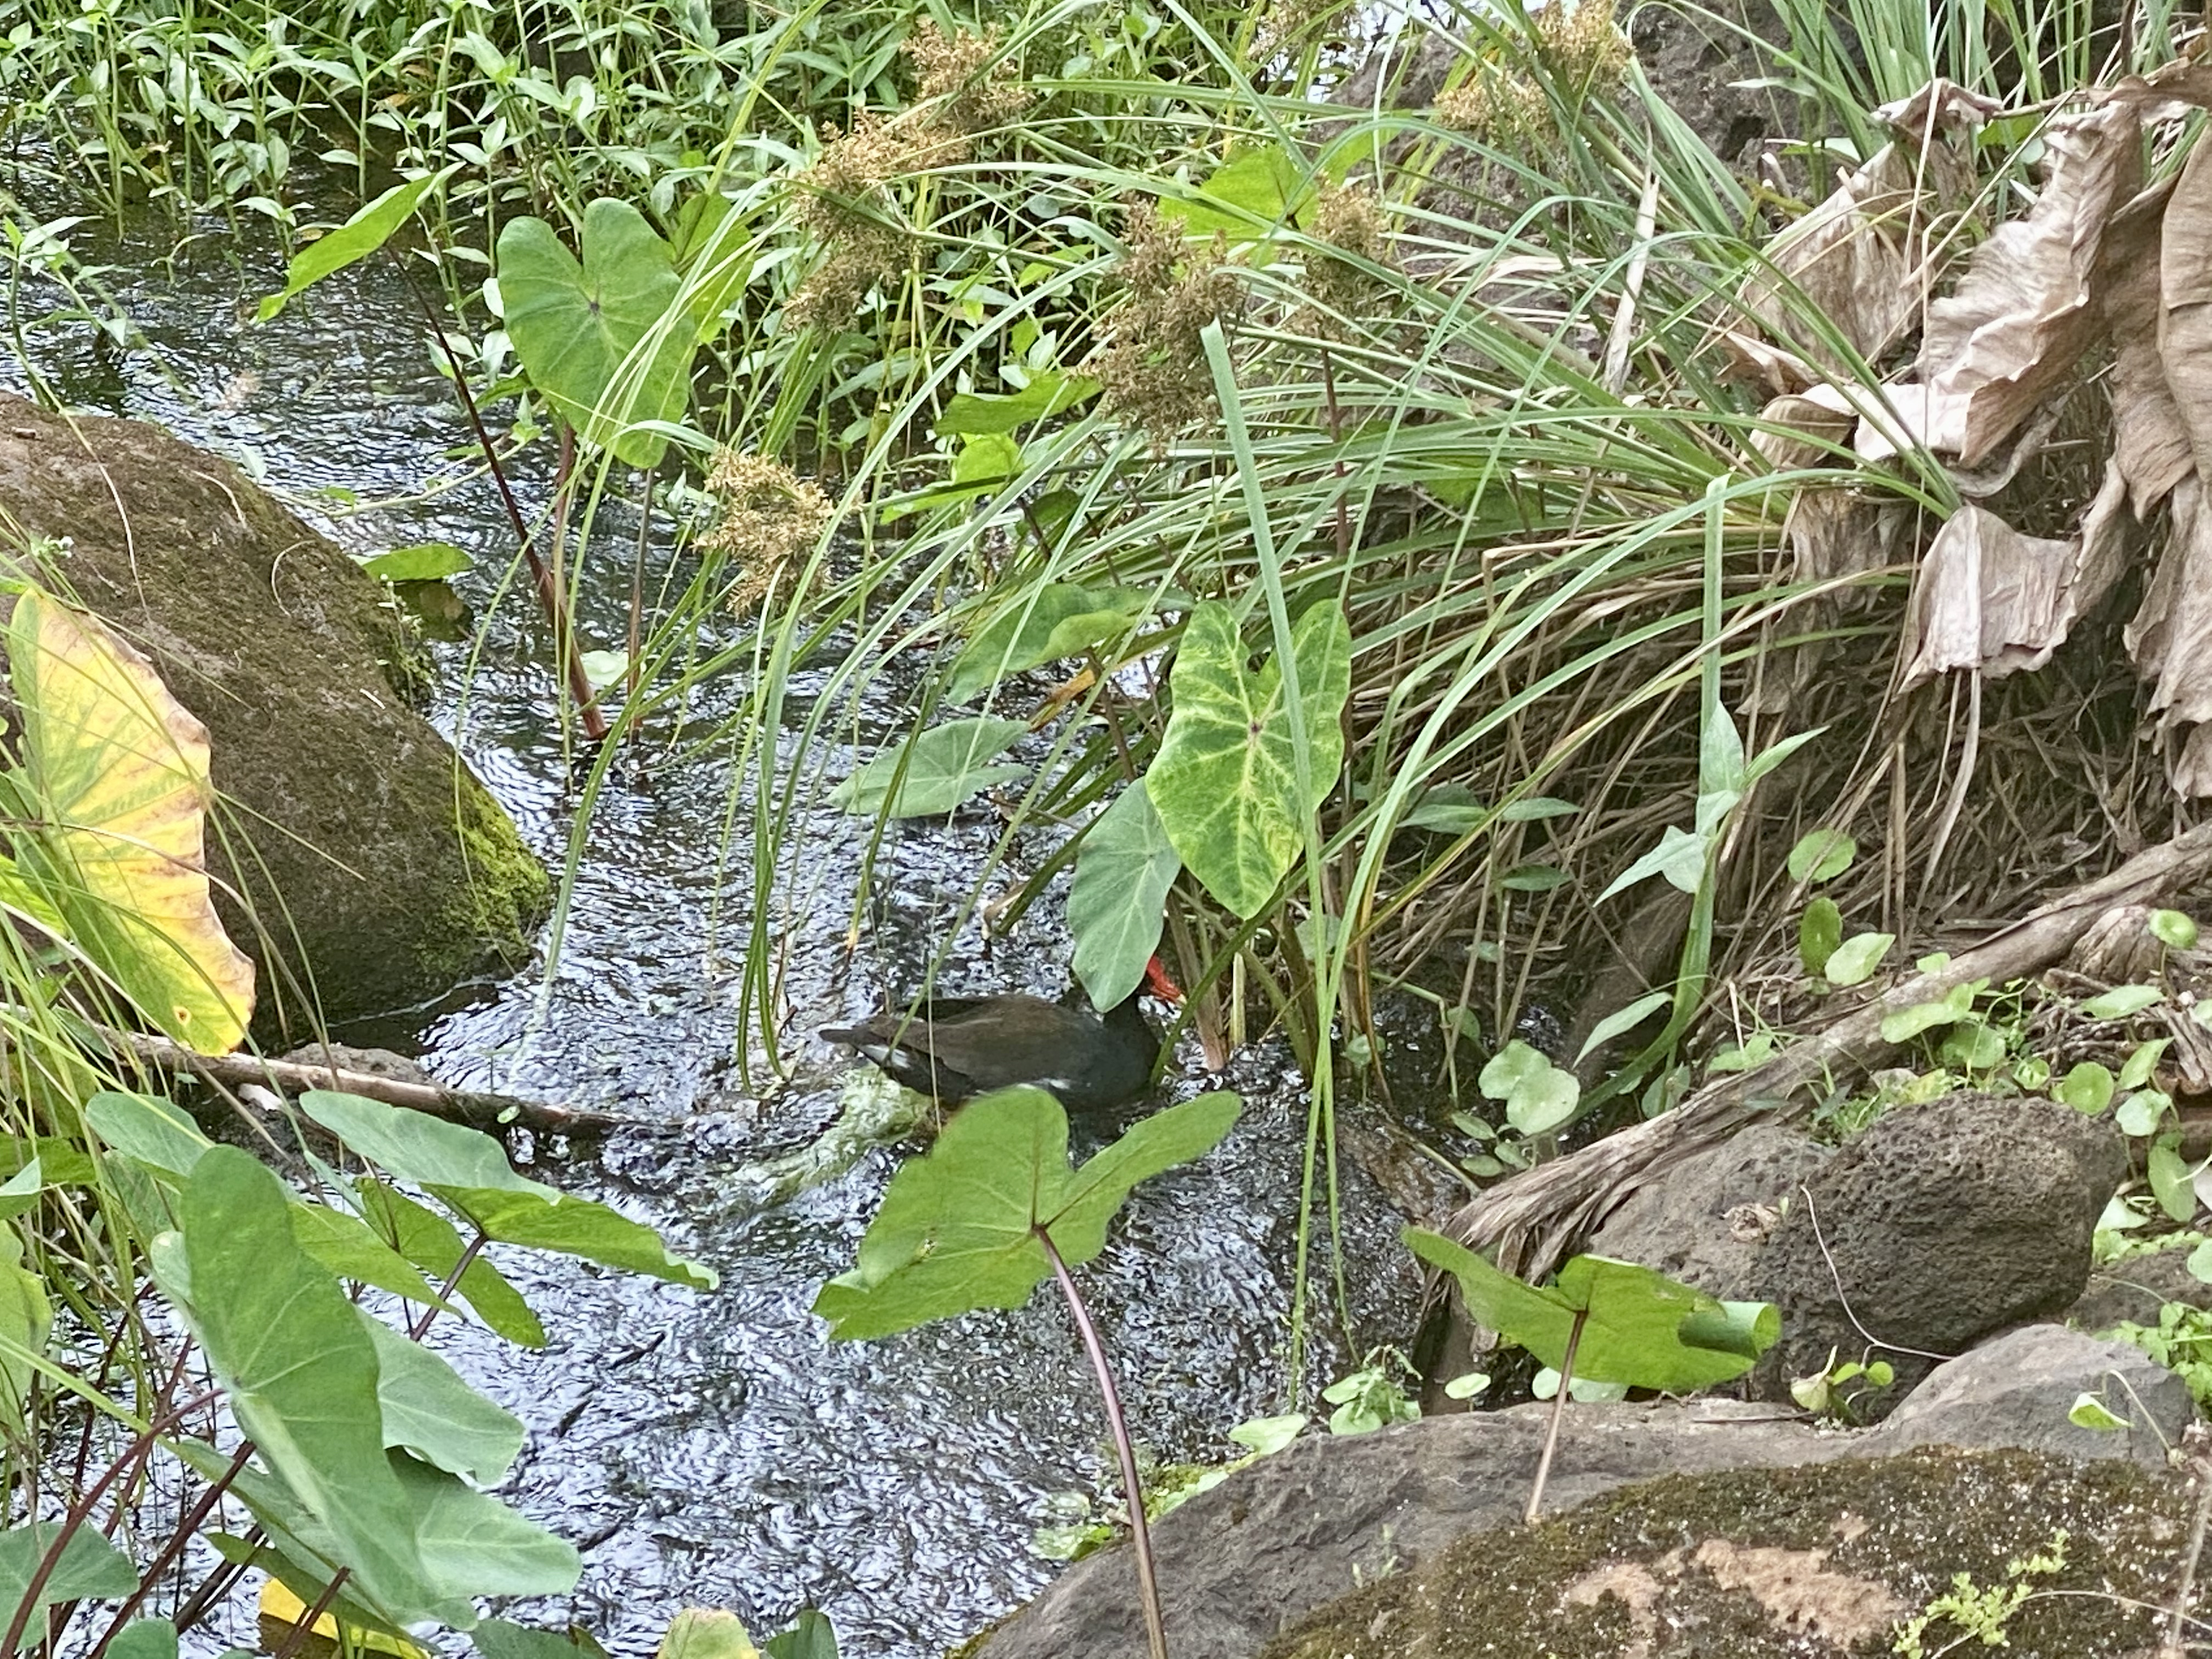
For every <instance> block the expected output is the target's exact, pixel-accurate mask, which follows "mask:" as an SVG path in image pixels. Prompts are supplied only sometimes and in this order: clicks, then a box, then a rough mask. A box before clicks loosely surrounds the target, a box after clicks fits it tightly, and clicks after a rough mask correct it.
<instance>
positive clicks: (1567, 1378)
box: [1521, 1308, 1589, 1527]
mask: <svg viewBox="0 0 2212 1659" xmlns="http://www.w3.org/2000/svg"><path fill="white" fill-rule="evenodd" d="M1588 1319H1589V1309H1587V1308H1578V1309H1577V1310H1575V1322H1574V1323H1573V1324H1572V1325H1571V1326H1569V1327H1568V1328H1567V1351H1566V1352H1565V1353H1563V1354H1561V1355H1560V1356H1559V1393H1557V1394H1555V1395H1553V1396H1552V1417H1551V1420H1550V1421H1549V1422H1547V1424H1545V1425H1544V1453H1543V1455H1542V1456H1541V1457H1539V1458H1538V1459H1537V1460H1536V1479H1535V1480H1534V1484H1532V1485H1531V1486H1529V1488H1528V1508H1527V1509H1526V1510H1523V1511H1522V1516H1521V1520H1522V1524H1523V1525H1524V1526H1530V1527H1533V1526H1534V1525H1535V1524H1536V1516H1537V1514H1538V1513H1539V1511H1541V1510H1542V1509H1543V1507H1544V1482H1545V1481H1546V1480H1547V1479H1548V1478H1549V1477H1550V1475H1551V1473H1552V1454H1553V1452H1554V1451H1556V1450H1558V1449H1559V1419H1560V1418H1561V1417H1562V1416H1563V1415H1564V1414H1565V1412H1566V1409H1567V1391H1568V1389H1570V1388H1571V1387H1572V1386H1573V1384H1574V1380H1575V1350H1576V1349H1577V1348H1578V1347H1580V1346H1582V1340H1583V1323H1584V1322H1585V1321H1587V1320H1588Z"/></svg>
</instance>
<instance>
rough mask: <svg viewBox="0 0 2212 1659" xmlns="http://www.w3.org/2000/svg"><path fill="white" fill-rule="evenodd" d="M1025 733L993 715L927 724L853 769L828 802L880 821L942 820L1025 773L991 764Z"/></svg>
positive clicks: (1017, 725) (1014, 722)
mask: <svg viewBox="0 0 2212 1659" xmlns="http://www.w3.org/2000/svg"><path fill="white" fill-rule="evenodd" d="M1028 731H1029V727H1028V726H1026V725H1025V724H1024V723H1023V722H1022V721H1020V720H1000V718H998V717H997V716H996V715H993V714H985V715H979V716H977V717H976V718H975V719H972V720H948V721H946V722H945V724H944V725H943V726H932V727H930V729H929V730H928V731H927V732H921V733H919V734H917V735H916V736H915V737H912V738H908V740H907V741H906V742H905V743H904V744H902V745H901V746H900V747H898V748H896V749H893V750H889V751H887V752H886V753H884V754H881V755H878V756H877V757H875V758H874V759H873V760H872V761H870V762H868V763H866V765H864V766H862V767H861V768H860V769H859V770H857V771H855V772H854V774H853V775H852V776H851V777H849V778H848V779H846V780H845V781H844V782H842V783H841V784H839V785H838V786H837V787H836V788H835V789H833V790H831V791H830V792H829V800H830V804H831V805H835V806H838V807H842V809H843V810H844V811H848V812H859V813H875V812H881V813H882V814H883V815H884V817H893V818H927V817H943V816H944V815H945V813H947V812H950V811H951V810H952V809H953V808H954V807H956V806H957V805H960V803H961V802H962V801H963V800H966V799H968V798H969V796H970V795H973V794H975V793H977V792H979V791H981V790H984V789H988V788H990V787H992V786H993V785H994V784H1000V783H1011V782H1012V781H1014V780H1015V779H1016V778H1019V777H1024V776H1026V775H1028V773H1029V769H1028V768H1027V767H1025V766H1016V765H1013V764H1012V763H997V762H998V757H999V756H1000V755H1002V754H1004V753H1006V750H1009V749H1011V748H1012V747H1013V746H1014V744H1016V743H1018V742H1019V741H1020V740H1021V738H1023V737H1024V735H1025V734H1026V733H1027V732H1028Z"/></svg>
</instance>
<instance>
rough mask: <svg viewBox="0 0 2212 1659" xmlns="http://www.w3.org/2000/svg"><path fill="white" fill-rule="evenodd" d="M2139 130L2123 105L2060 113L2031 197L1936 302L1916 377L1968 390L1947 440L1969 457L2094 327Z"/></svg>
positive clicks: (1932, 393) (2002, 429)
mask: <svg viewBox="0 0 2212 1659" xmlns="http://www.w3.org/2000/svg"><path fill="white" fill-rule="evenodd" d="M2139 131H2140V129H2139V126H2138V124H2137V122H2136V116H2135V112H2134V111H2133V110H2132V109H2131V108H2130V107H2129V106H2126V105H2124V104H2106V105H2102V106H2099V107H2098V108H2095V109H2092V110H2087V111H2085V112H2081V113H2079V114H2075V115H2066V116H2061V117H2058V118H2057V119H2055V120H2053V121H2052V122H2051V124H2050V125H2049V126H2048V127H2046V128H2045V132H2044V139H2045V144H2046V146H2047V147H2048V149H2049V152H2050V155H2051V165H2050V172H2049V175H2048V177H2047V179H2046V180H2045V185H2044V187H2043V191H2042V194H2041V195H2040V196H2039V197H2037V198H2036V203H2035V205H2034V207H2033V208H2032V209H2031V210H2029V211H2028V213H2027V215H2026V216H2024V217H2022V218H2019V219H2015V220H2011V221H2009V222H2007V223H2005V224H2002V225H2000V226H1998V227H1997V228H1996V231H1994V232H1993V233H1992V234H1990V239H1989V240H1987V241H1986V242H1984V243H1983V244H1982V246H1980V247H1978V248H1977V249H1976V250H1975V251H1974V256H1973V258H1972V262H1971V264H1969V265H1968V267H1967V270H1966V276H1965V278H1964V279H1963V280H1962V281H1961V282H1960V284H1959V287H1958V290H1957V292H1955V293H1954V294H1952V295H1949V296H1948V298H1945V299H1942V300H1938V301H1936V303H1935V304H1934V305H1932V306H1930V307H1929V312H1928V323H1927V326H1926V329H1925V331H1924V332H1923V337H1922V340H1921V346H1920V363H1919V368H1920V374H1919V379H1920V380H1921V381H1922V382H1923V384H1924V385H1926V386H1928V388H1929V400H1930V402H1931V403H1934V402H1937V401H1941V402H1942V403H1943V404H1946V405H1948V404H1951V403H1952V402H1953V400H1954V399H1963V400H1964V409H1965V415H1964V420H1963V422H1961V423H1960V427H1959V428H1958V429H1957V430H1956V432H1955V433H1954V432H1953V431H1952V429H1951V428H1949V426H1948V423H1947V424H1946V425H1945V426H1944V428H1942V432H1941V436H1942V438H1943V439H1944V440H1945V441H1944V442H1943V444H1942V445H1941V446H1940V447H1944V448H1955V450H1956V452H1957V453H1958V455H1959V458H1960V460H1961V461H1963V462H1964V463H1965V464H1966V465H1968V466H1972V465H1975V464H1976V463H1977V462H1978V461H1979V460H1980V459H1982V458H1983V457H1984V456H1985V455H1987V454H1989V453H1990V451H1991V450H1992V449H1994V448H1995V447H1996V446H1997V445H1998V444H2000V443H2002V441H2004V439H2005V438H2006V437H2007V436H2008V435H2009V434H2010V433H2011V432H2012V431H2013V429H2014V428H2015V427H2017V426H2018V425H2019V424H2020V422H2021V421H2022V420H2024V419H2025V418H2026V417H2027V414H2028V413H2029V411H2030V410H2033V408H2034V407H2035V406H2036V404H2038V403H2039V402H2040V401H2041V400H2042V398H2044V396H2045V393H2047V392H2050V391H2051V388H2052V387H2053V386H2057V384H2058V382H2059V381H2060V380H2063V379H2064V378H2065V377H2066V376H2067V375H2068V374H2071V373H2073V372H2074V370H2075V368H2076V367H2077V366H2078V364H2079V362H2080V360H2081V354H2082V353H2083V352H2084V351H2085V350H2086V349H2087V348H2088V347H2089V345H2090V343H2092V342H2093V339H2094V338H2095V337H2096V334H2097V331H2098V329H2099V326H2100V324H2101V321H2102V313H2101V308H2100V307H2098V306H2096V305H2095V304H2093V301H2092V295H2093V290H2094V284H2093V277H2094V275H2095V270H2096V266H2097V256H2098V251H2099V249H2100V246H2101V245H2102V241H2103V238H2104V233H2105V228H2106V224H2107V222H2109V221H2110V220H2111V218H2112V212H2113V209H2114V207H2115V206H2116V205H2117V204H2119V203H2120V202H2122V201H2124V200H2125V199H2126V198H2127V197H2130V196H2132V195H2133V194H2134V193H2135V191H2136V188H2137V186H2138V185H2140V184H2141V182H2142V154H2141V149H2142V147H2141V144H2140V143H2139V142H2138V134H2139ZM1935 436H1936V434H1932V433H1931V435H1930V437H1931V441H1932V439H1933V438H1934V437H1935ZM1954 439H1955V442H1954V441H1953V440H1954Z"/></svg>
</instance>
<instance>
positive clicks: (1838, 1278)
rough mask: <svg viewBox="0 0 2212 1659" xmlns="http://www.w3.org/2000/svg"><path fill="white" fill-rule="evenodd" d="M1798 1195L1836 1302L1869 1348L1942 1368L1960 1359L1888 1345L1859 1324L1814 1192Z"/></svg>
mask: <svg viewBox="0 0 2212 1659" xmlns="http://www.w3.org/2000/svg"><path fill="white" fill-rule="evenodd" d="M1797 1196H1798V1197H1800V1198H1802V1199H1803V1200H1805V1219H1806V1220H1807V1221H1808V1222H1809V1223H1810V1224H1812V1228H1813V1242H1814V1243H1815V1244H1817V1245H1819V1246H1820V1260H1821V1261H1825V1262H1826V1263H1827V1264H1828V1284H1829V1286H1830V1288H1832V1290H1833V1291H1835V1293H1836V1301H1837V1302H1838V1304H1840V1305H1841V1307H1842V1308H1843V1310H1844V1318H1846V1319H1848V1320H1850V1322H1851V1328H1852V1329H1853V1330H1855V1331H1857V1333H1858V1334H1860V1335H1861V1336H1863V1337H1864V1338H1866V1340H1867V1346H1869V1347H1870V1348H1887V1350H1889V1352H1892V1353H1909V1354H1911V1355H1912V1356H1913V1358H1916V1359H1932V1360H1934V1361H1936V1364H1939V1365H1940V1364H1946V1363H1948V1361H1950V1360H1954V1359H1956V1358H1958V1357H1959V1356H1958V1355H1956V1354H1954V1353H1930V1352H1928V1350H1927V1349H1925V1348H1908V1347H1906V1346H1905V1345H1904V1344H1903V1343H1902V1342H1885V1341H1883V1340H1881V1338H1880V1337H1878V1336H1876V1335H1875V1334H1874V1333H1873V1332H1872V1331H1870V1330H1869V1329H1868V1328H1866V1327H1865V1326H1864V1325H1863V1324H1861V1323H1860V1322H1859V1316H1858V1315H1857V1314H1856V1313H1854V1312H1852V1311H1851V1299H1850V1297H1848V1296H1845V1295H1844V1276H1843V1273H1842V1271H1841V1270H1840V1269H1839V1268H1838V1267H1837V1266H1836V1258H1835V1257H1834V1256H1833V1255H1831V1254H1830V1253H1829V1249H1828V1241H1827V1238H1826V1236H1825V1235H1824V1234H1822V1232H1821V1231H1820V1213H1819V1212H1818V1211H1816V1210H1815V1209H1814V1207H1813V1189H1812V1188H1810V1187H1808V1186H1806V1185H1804V1184H1803V1183H1802V1182H1800V1183H1799V1184H1798V1188H1797Z"/></svg>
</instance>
